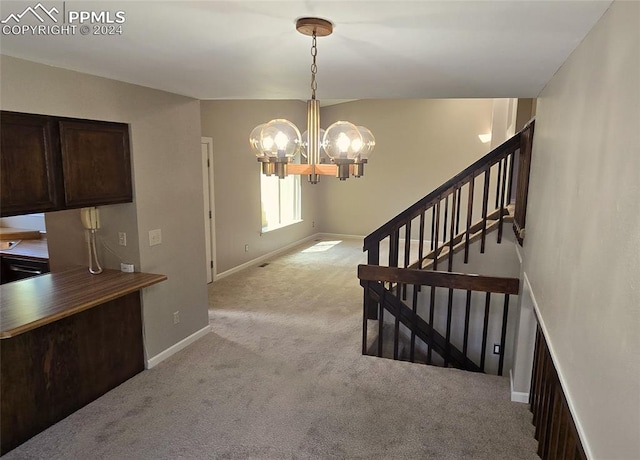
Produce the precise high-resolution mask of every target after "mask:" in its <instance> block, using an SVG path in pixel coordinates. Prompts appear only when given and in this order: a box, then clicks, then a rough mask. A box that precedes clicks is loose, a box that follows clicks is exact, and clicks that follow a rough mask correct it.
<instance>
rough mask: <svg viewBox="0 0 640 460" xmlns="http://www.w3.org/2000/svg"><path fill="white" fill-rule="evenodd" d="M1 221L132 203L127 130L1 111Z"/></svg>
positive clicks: (109, 124) (112, 125)
mask: <svg viewBox="0 0 640 460" xmlns="http://www.w3.org/2000/svg"><path fill="white" fill-rule="evenodd" d="M0 122H1V127H0V132H1V137H2V149H1V150H0V159H1V164H0V166H1V169H0V174H1V177H2V181H1V182H2V189H1V192H2V195H1V196H0V200H1V201H0V211H1V213H0V215H1V216H3V217H4V216H12V215H16V214H28V213H33V212H44V211H56V210H61V209H70V208H80V207H85V206H99V205H105V204H115V203H126V202H131V201H133V193H132V184H131V154H130V149H129V126H128V125H126V124H123V123H112V122H105V121H92V120H80V119H74V118H61V117H54V116H47V115H34V114H25V113H17V112H6V111H2V113H1V116H0Z"/></svg>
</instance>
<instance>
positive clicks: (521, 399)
mask: <svg viewBox="0 0 640 460" xmlns="http://www.w3.org/2000/svg"><path fill="white" fill-rule="evenodd" d="M509 380H510V382H511V401H513V402H517V403H524V404H529V393H524V392H522V391H513V373H512V372H511V371H509Z"/></svg>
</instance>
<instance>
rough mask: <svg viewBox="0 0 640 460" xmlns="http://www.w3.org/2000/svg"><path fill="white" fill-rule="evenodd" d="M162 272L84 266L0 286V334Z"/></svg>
mask: <svg viewBox="0 0 640 460" xmlns="http://www.w3.org/2000/svg"><path fill="white" fill-rule="evenodd" d="M166 279H167V277H166V276H165V275H155V274H151V273H123V272H120V271H117V270H104V272H102V273H101V274H99V275H92V274H91V273H89V272H88V271H87V268H86V267H79V268H74V269H72V270H68V271H65V272H60V273H50V274H48V275H41V276H36V277H34V278H29V279H25V280H22V281H15V282H13V283H7V284H4V285H2V286H0V300H1V303H0V325H1V327H2V331H1V332H0V338H2V339H7V338H10V337H15V336H16V335H19V334H22V333H23V332H27V331H30V330H33V329H36V328H38V327H40V326H43V325H45V324H49V323H52V322H54V321H57V320H59V319H62V318H65V317H67V316H71V315H74V314H76V313H79V312H81V311H83V310H87V309H89V308H93V307H95V306H97V305H101V304H103V303H105V302H108V301H110V300H113V299H116V298H118V297H122V296H124V295H127V294H130V293H132V292H135V291H139V290H140V289H142V288H145V287H147V286H151V285H152V284H156V283H159V282H161V281H164V280H166Z"/></svg>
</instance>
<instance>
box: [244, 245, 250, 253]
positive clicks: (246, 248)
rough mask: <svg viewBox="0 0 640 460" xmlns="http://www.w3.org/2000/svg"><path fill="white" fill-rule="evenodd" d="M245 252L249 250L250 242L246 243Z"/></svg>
mask: <svg viewBox="0 0 640 460" xmlns="http://www.w3.org/2000/svg"><path fill="white" fill-rule="evenodd" d="M244 252H249V245H248V244H245V245H244Z"/></svg>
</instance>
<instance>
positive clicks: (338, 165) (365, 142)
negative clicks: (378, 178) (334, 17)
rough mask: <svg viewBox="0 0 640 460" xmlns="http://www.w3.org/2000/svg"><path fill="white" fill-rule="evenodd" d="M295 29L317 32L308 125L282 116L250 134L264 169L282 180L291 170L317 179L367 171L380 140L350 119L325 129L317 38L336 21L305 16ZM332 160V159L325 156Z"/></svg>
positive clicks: (315, 33) (312, 181)
mask: <svg viewBox="0 0 640 460" xmlns="http://www.w3.org/2000/svg"><path fill="white" fill-rule="evenodd" d="M296 29H297V30H298V32H300V33H301V34H303V35H308V36H311V37H312V42H311V56H312V62H311V99H310V100H308V101H307V130H306V131H305V132H304V133H303V134H302V135H300V130H299V129H298V127H297V126H296V125H294V124H293V123H291V122H290V121H289V120H285V119H283V118H277V119H275V120H271V121H269V122H268V123H263V124H261V125H258V126H256V127H255V128H254V129H253V131H251V134H250V135H249V145H250V146H251V150H252V151H253V153H255V155H256V156H257V157H258V161H259V162H260V163H261V164H262V173H263V174H265V175H267V176H271V175H273V174H275V175H277V176H278V177H279V178H281V179H283V178H285V177H286V176H287V175H288V174H300V175H303V174H308V176H309V182H311V183H312V184H317V183H318V181H319V180H320V176H321V175H325V176H335V177H337V178H339V179H340V180H345V179H347V178H349V176H354V177H361V176H363V175H364V165H365V164H366V163H367V160H368V158H369V155H370V154H371V152H372V151H373V148H374V146H375V144H376V142H375V139H374V137H373V134H372V133H371V131H369V130H368V129H367V128H365V127H364V126H356V125H354V124H353V123H350V122H348V121H337V122H335V123H334V124H332V125H331V126H329V127H328V128H327V129H326V131H325V130H324V129H321V128H320V101H319V100H318V99H316V90H317V88H318V84H317V82H316V73H317V70H318V66H317V64H316V57H317V55H318V48H317V44H316V37H325V36H327V35H330V34H331V32H333V24H332V23H331V22H329V21H326V20H324V19H319V18H301V19H298V21H297V22H296ZM327 159H328V160H330V162H327V161H326V160H327Z"/></svg>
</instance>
